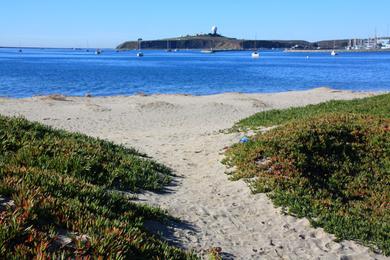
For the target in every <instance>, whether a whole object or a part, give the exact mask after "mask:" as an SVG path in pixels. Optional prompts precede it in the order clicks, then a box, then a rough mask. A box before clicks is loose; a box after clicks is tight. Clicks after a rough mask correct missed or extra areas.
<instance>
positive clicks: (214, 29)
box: [211, 25, 218, 34]
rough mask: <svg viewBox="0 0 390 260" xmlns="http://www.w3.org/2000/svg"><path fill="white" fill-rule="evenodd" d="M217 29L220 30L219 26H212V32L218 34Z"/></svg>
mask: <svg viewBox="0 0 390 260" xmlns="http://www.w3.org/2000/svg"><path fill="white" fill-rule="evenodd" d="M217 31H218V28H217V26H215V25H214V26H213V27H212V28H211V33H212V34H217Z"/></svg>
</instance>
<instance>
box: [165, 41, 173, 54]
mask: <svg viewBox="0 0 390 260" xmlns="http://www.w3.org/2000/svg"><path fill="white" fill-rule="evenodd" d="M166 52H172V49H171V46H170V43H169V40H167V49H166Z"/></svg>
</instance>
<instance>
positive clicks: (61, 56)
mask: <svg viewBox="0 0 390 260" xmlns="http://www.w3.org/2000/svg"><path fill="white" fill-rule="evenodd" d="M144 53H145V56H144V57H143V58H137V57H136V55H135V54H136V52H135V51H130V52H119V53H117V52H115V51H114V50H104V52H103V53H102V55H95V54H94V52H93V51H91V52H86V51H85V50H69V49H23V52H22V53H19V52H18V49H8V48H3V49H0V96H7V97H29V96H34V95H47V94H53V93H60V94H65V95H84V94H85V93H91V94H92V95H95V96H103V95H104V96H105V95H132V94H135V93H139V92H144V93H146V94H151V93H185V94H194V95H205V94H215V93H222V92H246V93H254V92H280V91H289V90H304V89H310V88H314V87H320V86H328V87H331V88H335V89H347V90H355V91H390V52H388V53H340V55H339V56H337V57H332V56H330V55H329V54H328V53H315V54H313V53H284V52H277V51H275V52H271V51H268V52H262V53H261V54H262V57H261V58H260V59H259V60H253V59H252V58H251V56H250V52H224V53H223V52H221V53H215V54H201V53H200V52H199V51H180V52H171V53H168V52H165V51H144ZM308 55H309V57H308V58H307V56H308Z"/></svg>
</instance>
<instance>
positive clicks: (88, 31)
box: [0, 0, 390, 47]
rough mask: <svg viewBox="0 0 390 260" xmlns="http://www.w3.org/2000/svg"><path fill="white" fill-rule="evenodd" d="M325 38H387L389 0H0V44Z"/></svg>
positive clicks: (102, 44)
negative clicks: (216, 36)
mask: <svg viewBox="0 0 390 260" xmlns="http://www.w3.org/2000/svg"><path fill="white" fill-rule="evenodd" d="M212 25H217V26H218V28H219V32H220V33H221V34H223V35H226V36H232V37H237V38H257V39H302V40H309V41H315V40H325V39H335V38H356V37H357V38H359V37H361V38H363V37H364V38H366V37H368V36H373V35H374V32H375V29H376V30H377V32H378V34H379V35H384V34H387V32H388V30H389V29H388V28H389V25H390V0H370V1H367V0H326V1H325V0H317V1H315V0H314V1H313V0H266V1H264V0H241V1H239V0H219V1H217V0H196V1H185V0H184V1H183V0H165V1H162V0H139V1H133V0H1V3H0V46H18V45H21V46H41V47H87V46H89V47H116V46H117V45H118V44H119V43H121V42H123V41H126V40H134V39H136V38H138V37H142V38H143V39H156V38H163V37H173V36H180V35H186V34H196V33H201V32H209V31H210V28H211V26H212Z"/></svg>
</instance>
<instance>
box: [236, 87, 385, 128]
mask: <svg viewBox="0 0 390 260" xmlns="http://www.w3.org/2000/svg"><path fill="white" fill-rule="evenodd" d="M334 112H344V113H358V114H368V115H375V116H380V117H385V118H390V94H383V95H378V96H374V97H368V98H363V99H354V100H347V101H345V100H338V101H329V102H324V103H320V104H317V105H308V106H305V107H293V108H289V109H274V110H269V111H264V112H260V113H257V114H254V115H253V116H250V117H248V118H245V119H243V120H241V121H239V122H237V123H236V124H235V125H234V127H233V128H232V130H233V131H237V130H248V129H256V128H258V127H267V126H274V125H280V124H284V123H287V122H291V121H293V120H297V119H302V120H303V119H306V118H311V117H314V116H321V115H325V114H328V113H334Z"/></svg>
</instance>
